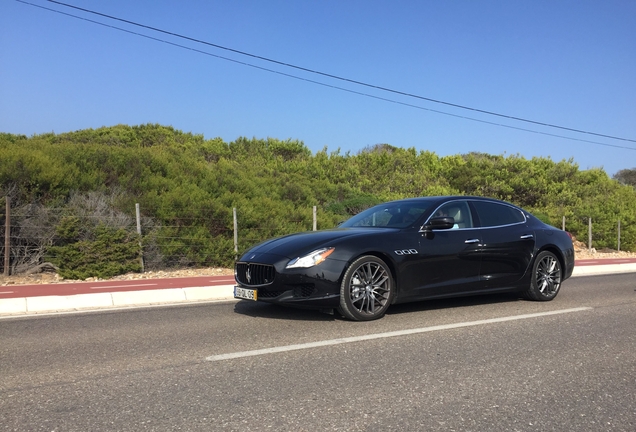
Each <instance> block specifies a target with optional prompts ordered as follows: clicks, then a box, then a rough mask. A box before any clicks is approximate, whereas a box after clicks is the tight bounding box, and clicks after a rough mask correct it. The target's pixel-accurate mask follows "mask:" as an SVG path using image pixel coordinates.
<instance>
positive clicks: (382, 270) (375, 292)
mask: <svg viewBox="0 0 636 432" xmlns="http://www.w3.org/2000/svg"><path fill="white" fill-rule="evenodd" d="M394 294H395V288H394V286H393V278H392V277H391V271H390V270H389V267H388V266H387V265H386V263H385V262H384V261H382V260H381V259H380V258H378V257H375V256H371V255H367V256H362V257H360V258H358V259H356V260H355V261H354V262H353V263H352V264H351V266H349V268H348V269H347V271H346V272H345V275H344V278H343V279H342V284H341V285H340V308H339V310H340V313H341V314H342V315H343V316H344V317H345V318H349V319H351V320H354V321H369V320H374V319H378V318H380V317H382V316H383V315H384V313H385V312H386V310H387V309H388V308H389V305H390V304H391V300H392V299H393V296H394Z"/></svg>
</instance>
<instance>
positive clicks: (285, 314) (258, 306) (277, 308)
mask: <svg viewBox="0 0 636 432" xmlns="http://www.w3.org/2000/svg"><path fill="white" fill-rule="evenodd" d="M234 312H235V313H238V314H241V315H248V316H252V317H258V318H271V319H281V320H296V321H333V320H336V319H341V317H340V315H338V313H337V312H335V313H333V314H329V313H326V312H321V311H318V310H315V309H300V308H294V307H290V306H281V305H277V304H271V303H261V302H254V301H249V300H241V301H239V302H237V303H236V304H235V305H234Z"/></svg>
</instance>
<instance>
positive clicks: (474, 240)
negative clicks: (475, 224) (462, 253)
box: [464, 239, 479, 244]
mask: <svg viewBox="0 0 636 432" xmlns="http://www.w3.org/2000/svg"><path fill="white" fill-rule="evenodd" d="M464 243H466V244H473V243H479V239H468V240H466V241H465V242H464Z"/></svg>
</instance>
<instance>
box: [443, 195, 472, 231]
mask: <svg viewBox="0 0 636 432" xmlns="http://www.w3.org/2000/svg"><path fill="white" fill-rule="evenodd" d="M439 216H450V217H452V218H453V219H455V225H454V226H453V229H459V228H472V227H473V218H472V216H471V214H470V208H469V207H468V203H467V202H466V201H453V202H449V203H446V204H444V205H443V206H441V207H440V208H438V209H437V210H436V211H435V213H434V214H433V217H439Z"/></svg>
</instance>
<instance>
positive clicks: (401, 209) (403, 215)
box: [340, 201, 430, 228]
mask: <svg viewBox="0 0 636 432" xmlns="http://www.w3.org/2000/svg"><path fill="white" fill-rule="evenodd" d="M429 207H430V203H428V202H426V201H406V202H404V201H403V202H392V203H386V204H381V205H379V206H375V207H371V208H370V209H367V210H365V211H363V212H362V213H359V214H357V215H355V216H353V217H352V218H351V219H349V220H347V221H345V222H343V223H342V224H341V225H340V227H341V228H351V227H383V228H406V227H408V226H411V225H412V224H413V223H414V222H415V221H416V220H417V219H418V218H419V217H420V216H421V215H422V213H424V212H425V211H426V209H428V208H429Z"/></svg>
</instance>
